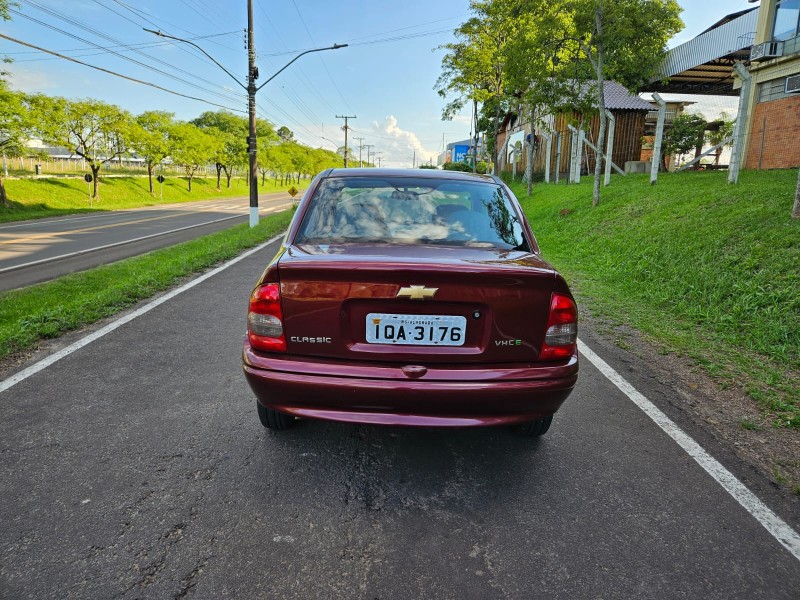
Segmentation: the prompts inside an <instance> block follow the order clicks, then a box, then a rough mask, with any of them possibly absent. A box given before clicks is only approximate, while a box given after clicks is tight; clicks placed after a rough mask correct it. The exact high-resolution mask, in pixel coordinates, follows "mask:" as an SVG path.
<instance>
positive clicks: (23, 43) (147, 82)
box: [0, 33, 245, 113]
mask: <svg viewBox="0 0 800 600" xmlns="http://www.w3.org/2000/svg"><path fill="white" fill-rule="evenodd" d="M0 38H3V39H5V40H8V41H10V42H14V43H15V44H21V45H23V46H27V47H28V48H33V49H35V50H38V51H39V52H46V53H48V54H52V55H54V56H57V57H59V58H63V59H64V60H68V61H70V62H74V63H77V64H79V65H83V66H85V67H90V68H92V69H96V70H98V71H102V72H103V73H108V74H109V75H114V76H115V77H121V78H122V79H127V80H128V81H132V82H134V83H139V84H141V85H146V86H148V87H152V88H155V89H157V90H161V91H163V92H167V93H169V94H173V95H175V96H180V97H182V98H188V99H189V100H197V101H198V102H204V103H206V104H210V105H212V106H217V107H219V108H224V109H226V110H230V111H234V112H241V113H244V112H245V111H243V110H240V109H236V108H231V107H230V106H225V105H223V104H217V103H216V102H211V101H210V100H205V99H204V98H198V97H195V96H189V95H188V94H182V93H180V92H176V91H175V90H171V89H169V88H165V87H163V86H160V85H157V84H155V83H151V82H149V81H143V80H141V79H137V78H135V77H130V76H128V75H123V74H122V73H117V72H116V71H112V70H110V69H104V68H103V67H98V66H97V65H92V64H89V63H87V62H84V61H82V60H78V59H77V58H72V57H71V56H66V55H65V54H59V53H58V52H55V51H53V50H48V49H47V48H42V47H41V46H36V45H34V44H30V43H28V42H24V41H22V40H18V39H16V38H13V37H11V36H8V35H5V34H3V33H0Z"/></svg>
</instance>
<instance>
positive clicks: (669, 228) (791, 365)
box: [512, 171, 800, 429]
mask: <svg viewBox="0 0 800 600" xmlns="http://www.w3.org/2000/svg"><path fill="white" fill-rule="evenodd" d="M726 177H727V174H726V173H723V172H719V173H717V172H698V173H695V172H692V173H682V174H665V175H662V176H661V177H660V178H659V181H658V184H657V185H655V186H651V185H650V184H649V178H648V177H647V176H637V175H630V176H628V177H615V178H614V180H613V181H612V185H611V186H609V187H607V188H604V189H603V194H602V199H601V203H600V205H599V206H597V207H592V204H591V195H592V189H591V180H590V178H584V180H583V181H582V183H581V184H579V185H571V186H567V185H563V184H562V185H558V186H556V185H544V184H538V185H536V186H535V188H534V192H533V194H532V196H531V197H530V198H526V197H525V190H524V186H522V185H520V184H514V185H512V187H513V188H514V190H515V193H517V195H518V197H519V198H520V199H521V201H522V204H523V207H524V209H525V211H526V214H527V215H528V218H529V219H530V221H531V226H532V227H533V230H534V232H535V233H536V236H537V239H538V241H539V244H540V245H541V247H542V252H543V254H544V256H545V257H546V258H547V259H548V260H549V261H550V262H552V263H553V265H554V266H556V267H557V268H558V269H559V270H560V271H562V273H563V274H564V275H565V276H566V277H567V279H568V280H569V282H570V284H571V286H572V287H573V290H574V291H575V292H576V293H577V295H578V297H579V298H580V300H581V302H582V304H583V305H584V306H585V307H587V308H588V309H589V311H590V312H591V313H596V314H598V315H602V316H604V317H606V318H609V319H610V320H611V321H612V323H624V324H627V325H630V326H633V327H635V328H636V329H638V330H640V331H642V332H644V333H645V334H647V335H648V336H649V337H650V338H651V339H653V340H655V341H656V342H658V343H659V344H660V345H661V347H662V348H664V349H666V350H668V351H671V352H676V353H679V354H682V355H685V356H689V357H691V358H692V359H694V360H695V361H696V362H697V364H698V365H700V366H701V367H702V368H703V369H704V370H705V371H706V372H708V373H709V374H710V375H712V376H713V377H715V378H716V379H717V381H718V382H719V383H720V384H722V385H723V386H731V385H737V386H740V387H741V388H742V389H744V390H745V391H746V392H747V393H748V394H750V396H752V397H753V398H754V399H755V400H756V401H758V403H759V404H760V406H761V407H762V409H763V411H764V413H765V414H766V415H768V416H769V417H770V418H772V419H773V421H774V423H775V425H777V426H785V427H792V428H795V429H800V221H797V220H794V221H793V220H792V219H791V217H790V213H791V207H792V202H793V198H794V190H795V184H796V181H797V172H796V171H771V172H744V173H742V174H741V178H740V183H739V185H736V186H731V185H728V183H727V179H726ZM563 209H567V210H568V211H570V212H568V213H567V212H566V211H564V210H563ZM562 213H566V214H562Z"/></svg>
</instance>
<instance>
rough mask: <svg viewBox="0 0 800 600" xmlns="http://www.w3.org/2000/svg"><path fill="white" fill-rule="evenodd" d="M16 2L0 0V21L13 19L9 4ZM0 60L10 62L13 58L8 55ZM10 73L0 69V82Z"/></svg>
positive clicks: (12, 4) (14, 4) (13, 4)
mask: <svg viewBox="0 0 800 600" xmlns="http://www.w3.org/2000/svg"><path fill="white" fill-rule="evenodd" d="M16 4H17V3H16V2H9V1H8V0H0V21H9V20H11V14H10V13H9V12H8V8H9V6H16ZM0 62H4V63H10V62H11V59H10V58H8V57H7V56H3V57H2V58H0ZM6 75H8V73H6V72H5V71H0V83H2V82H3V80H4V79H5V76H6Z"/></svg>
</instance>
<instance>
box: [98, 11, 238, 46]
mask: <svg viewBox="0 0 800 600" xmlns="http://www.w3.org/2000/svg"><path fill="white" fill-rule="evenodd" d="M113 2H114V3H115V4H118V5H119V6H121V7H122V8H124V9H126V10H128V11H130V12H131V13H133V14H135V15H138V16H139V18H141V19H142V20H143V21H145V22H146V23H148V24H150V25H152V26H153V27H156V28H158V29H161V25H159V24H158V23H156V22H154V21H153V20H151V18H152V19H156V20H157V21H160V22H161V23H165V24H167V25H169V26H170V27H174V28H175V29H177V30H178V31H182V32H184V33H188V34H189V35H192V36H196V35H197V34H196V33H194V32H191V31H189V30H188V29H184V28H183V27H181V26H180V25H177V24H175V23H172V22H170V21H167V20H166V19H163V18H161V17H157V16H155V15H148V14H147V13H145V12H144V11H142V10H139V9H138V8H134V7H133V6H129V5H128V4H127V3H125V2H123V1H122V0H113ZM236 32H237V33H239V32H240V30H237V31H236ZM220 35H222V34H220ZM210 41H211V43H212V44H215V45H217V46H220V47H221V48H226V49H227V50H231V51H232V52H235V51H236V50H235V49H234V48H231V47H230V46H226V45H224V44H220V43H219V42H216V41H214V40H210Z"/></svg>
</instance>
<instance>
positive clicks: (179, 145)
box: [172, 123, 220, 192]
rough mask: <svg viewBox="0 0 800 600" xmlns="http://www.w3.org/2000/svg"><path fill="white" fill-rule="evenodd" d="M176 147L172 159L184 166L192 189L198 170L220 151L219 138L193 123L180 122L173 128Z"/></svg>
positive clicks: (190, 189)
mask: <svg viewBox="0 0 800 600" xmlns="http://www.w3.org/2000/svg"><path fill="white" fill-rule="evenodd" d="M172 139H173V141H174V144H175V145H174V148H173V150H172V160H173V161H175V163H177V164H178V165H180V166H181V167H183V171H184V173H185V174H186V178H187V179H188V182H189V191H190V192H191V191H192V179H193V178H194V176H195V174H196V173H197V170H198V169H199V168H200V167H201V166H203V165H205V164H207V163H209V162H211V161H212V160H213V158H214V156H217V152H218V151H219V144H220V142H219V140H217V139H216V138H215V137H214V136H213V135H211V134H209V133H208V132H206V131H204V130H203V129H201V128H200V127H198V126H197V125H194V124H192V123H179V124H177V125H176V126H175V127H173V129H172Z"/></svg>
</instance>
